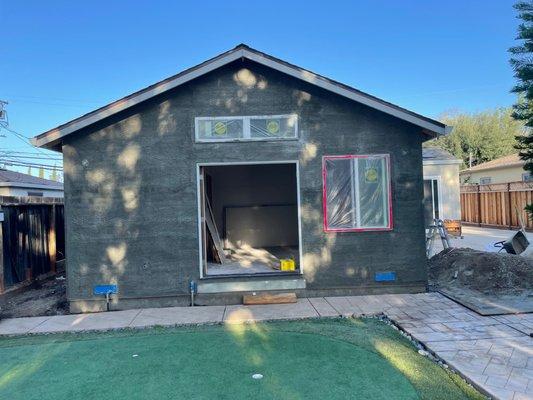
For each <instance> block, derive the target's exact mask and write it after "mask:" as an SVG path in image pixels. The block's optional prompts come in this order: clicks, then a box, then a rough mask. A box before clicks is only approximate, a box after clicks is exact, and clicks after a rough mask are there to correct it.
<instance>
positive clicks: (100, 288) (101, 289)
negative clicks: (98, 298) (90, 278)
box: [93, 285, 118, 295]
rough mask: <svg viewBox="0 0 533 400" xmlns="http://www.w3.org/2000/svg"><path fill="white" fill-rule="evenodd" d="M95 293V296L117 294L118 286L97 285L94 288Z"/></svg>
mask: <svg viewBox="0 0 533 400" xmlns="http://www.w3.org/2000/svg"><path fill="white" fill-rule="evenodd" d="M93 293H94V294H95V295H102V294H103V295H105V294H108V293H109V294H117V293H118V288H117V285H96V286H95V287H94V288H93Z"/></svg>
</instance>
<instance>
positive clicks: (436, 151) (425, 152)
mask: <svg viewBox="0 0 533 400" xmlns="http://www.w3.org/2000/svg"><path fill="white" fill-rule="evenodd" d="M422 161H423V163H424V164H461V163H462V160H460V159H458V158H457V157H455V156H454V155H453V154H451V153H448V152H447V151H446V150H444V149H441V148H440V147H423V148H422Z"/></svg>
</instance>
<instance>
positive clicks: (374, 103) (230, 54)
mask: <svg viewBox="0 0 533 400" xmlns="http://www.w3.org/2000/svg"><path fill="white" fill-rule="evenodd" d="M238 59H248V60H251V61H254V62H256V63H258V64H261V65H264V66H267V67H270V68H272V69H274V70H277V71H279V72H282V73H285V74H287V75H289V76H292V77H295V78H297V79H300V80H302V81H305V82H307V83H310V84H312V85H315V86H318V87H320V88H322V89H325V90H328V91H330V92H333V93H336V94H338V95H340V96H344V97H346V98H349V99H351V100H354V101H356V102H358V103H361V104H365V105H367V106H369V107H371V108H374V109H376V110H379V111H382V112H384V113H387V114H390V115H393V116H395V117H397V118H400V119H402V120H405V121H407V122H410V123H412V124H414V125H417V126H420V127H421V128H423V129H425V130H427V131H429V132H433V133H434V134H436V135H443V134H446V133H449V132H450V131H451V127H449V126H446V125H445V124H443V123H441V122H438V121H435V120H432V119H430V118H426V117H424V116H422V115H419V114H416V113H414V112H411V111H409V110H406V109H403V108H401V107H399V106H396V105H394V104H391V103H388V102H386V101H383V100H381V99H379V98H377V97H375V96H372V95H369V94H367V93H364V92H361V91H359V90H357V89H355V88H352V87H349V86H347V85H344V84H342V83H339V82H335V81H332V80H330V79H328V78H325V77H323V76H321V75H318V74H315V73H313V72H311V71H308V70H305V69H302V68H300V67H297V66H295V65H291V64H289V63H287V62H285V61H282V60H280V59H277V58H274V57H272V56H269V55H267V54H264V53H261V52H259V51H257V50H255V49H252V48H250V47H248V46H246V45H239V46H237V47H235V48H234V49H232V50H230V51H227V52H225V53H222V54H220V55H219V56H217V57H214V58H212V59H210V60H208V61H205V62H204V63H201V64H199V65H197V66H195V67H193V68H190V69H188V70H185V71H183V72H181V73H179V74H177V75H174V76H173V77H170V78H168V79H165V80H163V81H161V82H159V83H156V84H154V85H152V86H149V87H147V88H145V89H142V90H140V91H138V92H135V93H133V94H131V95H129V96H127V97H124V98H123V99H120V100H117V101H115V102H113V103H111V104H108V105H106V106H104V107H101V108H99V109H97V110H95V111H93V112H90V113H88V114H86V115H83V116H81V117H79V118H76V119H74V120H72V121H70V122H67V123H65V124H63V125H60V126H58V127H56V128H54V129H51V130H49V131H47V132H44V133H42V134H40V135H38V136H36V137H34V138H33V139H32V140H31V142H32V144H33V145H35V146H37V147H45V148H52V147H53V146H54V145H55V144H56V143H57V142H58V141H59V140H60V139H61V138H63V137H65V136H67V135H69V134H71V133H74V132H76V131H78V130H80V129H83V128H85V127H87V126H90V125H92V124H94V123H96V122H98V121H100V120H102V119H104V118H107V117H110V116H112V115H114V114H116V113H119V112H121V111H124V110H126V109H127V108H130V107H133V106H135V105H137V104H139V103H141V102H143V101H146V100H148V99H151V98H152V97H155V96H157V95H160V94H162V93H164V92H167V91H169V90H171V89H174V88H176V87H178V86H180V85H183V84H184V83H187V82H189V81H191V80H193V79H196V78H198V77H200V76H202V75H205V74H207V73H209V72H211V71H213V70H215V69H217V68H220V67H222V66H224V65H227V64H229V63H231V62H233V61H235V60H238Z"/></svg>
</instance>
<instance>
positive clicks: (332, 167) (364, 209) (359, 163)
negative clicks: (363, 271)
mask: <svg viewBox="0 0 533 400" xmlns="http://www.w3.org/2000/svg"><path fill="white" fill-rule="evenodd" d="M389 170H390V157H389V155H388V154H376V155H348V156H325V157H324V158H323V171H322V173H323V184H324V195H323V196H324V199H323V201H324V229H325V231H326V232H349V231H364V230H390V229H392V209H391V198H390V194H391V188H390V172H389Z"/></svg>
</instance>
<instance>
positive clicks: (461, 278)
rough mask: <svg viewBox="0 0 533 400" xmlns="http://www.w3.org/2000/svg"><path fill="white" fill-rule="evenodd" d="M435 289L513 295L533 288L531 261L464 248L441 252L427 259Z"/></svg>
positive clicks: (519, 257) (532, 265)
mask: <svg viewBox="0 0 533 400" xmlns="http://www.w3.org/2000/svg"><path fill="white" fill-rule="evenodd" d="M429 282H430V284H431V285H433V286H435V287H437V288H438V287H458V288H459V287H463V288H468V289H473V290H477V291H480V292H483V293H487V294H490V293H495V294H514V293H520V292H523V291H524V290H531V289H532V288H533V260H531V259H528V258H524V257H521V256H517V255H512V254H506V253H505V254H504V253H488V252H484V251H477V250H472V249H467V248H451V249H447V250H443V251H441V252H440V253H439V254H436V255H435V256H433V257H432V258H431V259H430V260H429Z"/></svg>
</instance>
